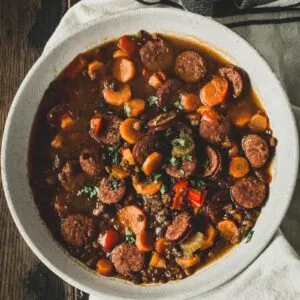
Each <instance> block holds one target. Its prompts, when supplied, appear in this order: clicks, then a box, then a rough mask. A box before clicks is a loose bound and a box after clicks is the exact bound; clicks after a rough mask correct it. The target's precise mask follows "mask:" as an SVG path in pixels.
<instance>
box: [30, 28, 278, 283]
mask: <svg viewBox="0 0 300 300" xmlns="http://www.w3.org/2000/svg"><path fill="white" fill-rule="evenodd" d="M275 147H276V139H275V138H274V137H273V135H272V130H271V129H270V127H269V121H268V116H267V115H266V112H265V111H264V109H263V108H262V107H261V105H260V103H259V100H258V98H257V97H256V95H255V92H254V91H253V89H252V88H251V84H250V82H249V79H248V77H247V74H246V72H245V71H244V70H242V69H241V68H239V67H238V66H234V65H231V64H229V63H228V62H227V61H225V60H224V59H223V58H221V57H220V56H218V55H217V54H216V53H215V52H214V51H213V50H211V49H208V48H206V47H204V46H203V45H201V44H199V43H196V42H191V41H188V40H183V39H182V38H177V37H174V36H172V37H171V36H168V35H163V34H149V33H147V32H145V31H141V32H140V33H138V34H137V35H134V36H122V37H121V38H120V39H119V40H117V41H112V42H109V43H106V44H104V45H101V46H99V47H96V48H94V49H92V50H89V51H87V52H85V53H81V54H79V55H78V56H77V57H76V58H75V59H74V60H73V61H72V62H71V63H70V64H69V65H68V66H67V67H66V68H65V69H64V71H63V72H62V73H61V74H60V75H59V76H58V77H57V78H56V79H55V80H54V81H53V82H52V83H51V84H50V86H49V88H48V89H47V91H46V93H45V95H44V97H43V99H42V101H41V104H40V107H39V109H38V113H37V115H36V119H35V122H34V126H33V130H32V137H31V147H30V152H29V173H30V183H31V186H32V190H33V193H34V197H35V201H36V204H37V206H38V208H39V210H40V213H41V216H42V218H43V219H44V221H45V222H46V224H47V225H48V227H49V228H50V229H51V231H52V233H53V235H54V237H55V239H56V240H57V241H59V242H60V243H61V244H62V245H63V246H64V247H65V248H66V249H67V250H68V252H69V253H70V254H71V255H72V256H74V257H76V258H77V259H79V260H80V261H81V262H83V263H84V264H85V265H87V266H88V267H90V268H91V269H93V270H96V271H97V272H98V273H100V274H102V275H104V276H118V277H122V278H126V279H128V280H130V281H133V282H134V283H152V282H159V283H166V282H168V281H171V280H176V279H183V278H185V277H187V276H189V275H191V274H193V273H194V272H195V271H196V270H197V269H199V268H200V267H202V266H204V265H206V264H208V263H210V262H212V261H213V260H215V259H217V258H219V257H220V256H221V255H223V254H224V253H226V252H227V251H228V250H230V249H231V248H232V247H233V246H234V245H236V244H238V243H240V242H241V241H242V240H243V239H244V238H245V237H246V242H248V241H249V240H250V238H251V236H252V234H253V229H252V228H253V227H254V225H255V222H256V220H257V218H258V216H259V214H260V211H261V208H262V206H263V205H264V203H265V201H266V199H267V197H268V187H269V183H270V181H271V179H272V178H271V171H270V162H271V160H272V157H273V156H274V152H275Z"/></svg>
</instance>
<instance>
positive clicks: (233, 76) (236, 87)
mask: <svg viewBox="0 0 300 300" xmlns="http://www.w3.org/2000/svg"><path fill="white" fill-rule="evenodd" d="M219 72H220V74H221V76H223V77H225V78H226V79H227V80H228V81H229V82H230V84H231V86H232V91H233V96H234V97H235V98H237V97H238V96H240V95H241V93H242V92H243V89H244V86H245V83H244V81H245V75H244V73H243V71H242V70H240V69H239V68H237V67H235V66H228V67H223V68H220V69H219Z"/></svg>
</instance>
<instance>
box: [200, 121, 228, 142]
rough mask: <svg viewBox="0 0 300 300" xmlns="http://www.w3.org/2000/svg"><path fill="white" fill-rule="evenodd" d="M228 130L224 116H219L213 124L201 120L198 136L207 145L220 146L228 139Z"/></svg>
mask: <svg viewBox="0 0 300 300" xmlns="http://www.w3.org/2000/svg"><path fill="white" fill-rule="evenodd" d="M230 130H231V126H230V122H229V120H228V119H227V118H225V117H224V116H220V118H219V120H218V121H217V122H213V123H212V122H209V121H208V120H206V119H205V118H201V121H200V126H199V134H200V136H201V137H202V138H203V139H204V140H205V141H206V142H208V143H211V144H222V142H224V141H225V140H226V139H227V138H228V137H229V135H230Z"/></svg>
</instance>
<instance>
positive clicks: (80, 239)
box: [61, 214, 95, 247]
mask: <svg viewBox="0 0 300 300" xmlns="http://www.w3.org/2000/svg"><path fill="white" fill-rule="evenodd" d="M61 234H62V237H63V238H64V240H65V242H66V243H67V244H69V245H71V246H75V247H83V246H84V245H86V244H87V243H88V242H89V241H90V240H91V239H92V238H93V237H94V236H95V226H94V223H93V220H92V219H90V218H89V217H87V216H84V215H80V214H74V215H69V216H67V217H66V218H65V219H63V220H62V222H61Z"/></svg>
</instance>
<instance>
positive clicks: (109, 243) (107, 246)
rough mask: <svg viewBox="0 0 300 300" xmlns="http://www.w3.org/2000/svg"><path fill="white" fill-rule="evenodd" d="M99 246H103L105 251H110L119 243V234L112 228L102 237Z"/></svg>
mask: <svg viewBox="0 0 300 300" xmlns="http://www.w3.org/2000/svg"><path fill="white" fill-rule="evenodd" d="M98 242H99V244H100V245H101V246H102V248H103V250H104V251H110V250H111V249H112V248H113V247H114V246H116V245H117V244H118V242H119V234H118V232H117V231H116V230H115V229H113V228H111V229H108V230H106V232H105V233H104V234H103V235H101V236H100V237H99V239H98Z"/></svg>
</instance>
